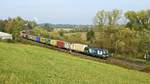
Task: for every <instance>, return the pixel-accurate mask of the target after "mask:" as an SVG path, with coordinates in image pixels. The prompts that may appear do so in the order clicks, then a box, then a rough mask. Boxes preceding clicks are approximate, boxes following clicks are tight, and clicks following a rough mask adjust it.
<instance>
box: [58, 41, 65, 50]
mask: <svg viewBox="0 0 150 84" xmlns="http://www.w3.org/2000/svg"><path fill="white" fill-rule="evenodd" d="M64 46H65V42H64V41H60V40H58V41H57V47H59V48H64Z"/></svg>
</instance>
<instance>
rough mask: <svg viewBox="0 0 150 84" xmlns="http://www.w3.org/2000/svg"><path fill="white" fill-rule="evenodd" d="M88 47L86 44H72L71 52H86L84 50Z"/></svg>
mask: <svg viewBox="0 0 150 84" xmlns="http://www.w3.org/2000/svg"><path fill="white" fill-rule="evenodd" d="M86 47H88V45H84V44H71V50H75V51H79V52H84V49H85V48H86Z"/></svg>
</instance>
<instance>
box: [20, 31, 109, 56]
mask: <svg viewBox="0 0 150 84" xmlns="http://www.w3.org/2000/svg"><path fill="white" fill-rule="evenodd" d="M21 37H23V38H25V39H28V40H32V41H35V42H38V43H43V44H46V45H51V46H55V47H58V48H63V49H66V50H68V51H75V52H79V53H83V54H86V55H90V56H93V57H100V58H107V57H110V55H109V52H108V50H107V49H102V48H94V47H89V46H88V45H85V44H79V43H70V42H66V41H62V40H55V39H49V38H43V37H40V36H34V35H30V34H26V33H21Z"/></svg>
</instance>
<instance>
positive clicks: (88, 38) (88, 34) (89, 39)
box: [86, 29, 95, 42]
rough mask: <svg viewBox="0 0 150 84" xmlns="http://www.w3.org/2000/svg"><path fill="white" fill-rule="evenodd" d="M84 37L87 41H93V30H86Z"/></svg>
mask: <svg viewBox="0 0 150 84" xmlns="http://www.w3.org/2000/svg"><path fill="white" fill-rule="evenodd" d="M86 37H87V41H90V42H93V40H94V39H95V32H94V31H93V30H92V29H91V30H90V31H88V32H87V34H86Z"/></svg>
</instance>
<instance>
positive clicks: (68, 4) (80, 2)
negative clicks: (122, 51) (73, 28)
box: [0, 0, 150, 24]
mask: <svg viewBox="0 0 150 84" xmlns="http://www.w3.org/2000/svg"><path fill="white" fill-rule="evenodd" d="M113 9H119V10H122V11H123V12H125V11H128V10H134V11H139V10H142V9H150V0H0V19H7V18H8V17H12V18H13V17H16V16H20V17H22V18H24V19H27V20H34V21H36V22H37V23H52V24H92V23H93V18H94V16H95V15H96V13H97V11H99V10H109V11H111V10H113Z"/></svg>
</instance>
